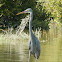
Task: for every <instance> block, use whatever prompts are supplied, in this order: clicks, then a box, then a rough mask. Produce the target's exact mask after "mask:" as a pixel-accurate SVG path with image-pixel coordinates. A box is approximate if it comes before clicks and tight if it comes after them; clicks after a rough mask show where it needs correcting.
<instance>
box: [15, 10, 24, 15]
mask: <svg viewBox="0 0 62 62" xmlns="http://www.w3.org/2000/svg"><path fill="white" fill-rule="evenodd" d="M22 13H24V11H22V12H19V13H17V14H16V15H19V14H22Z"/></svg>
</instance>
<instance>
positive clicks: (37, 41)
mask: <svg viewBox="0 0 62 62" xmlns="http://www.w3.org/2000/svg"><path fill="white" fill-rule="evenodd" d="M36 49H37V51H39V52H40V50H41V47H40V42H39V40H38V39H37V38H36Z"/></svg>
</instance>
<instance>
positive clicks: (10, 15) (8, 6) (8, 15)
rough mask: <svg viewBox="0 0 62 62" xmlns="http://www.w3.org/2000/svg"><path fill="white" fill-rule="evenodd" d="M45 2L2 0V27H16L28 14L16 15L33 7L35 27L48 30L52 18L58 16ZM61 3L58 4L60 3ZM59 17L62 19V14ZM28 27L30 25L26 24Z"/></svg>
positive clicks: (0, 18)
mask: <svg viewBox="0 0 62 62" xmlns="http://www.w3.org/2000/svg"><path fill="white" fill-rule="evenodd" d="M54 1H55V0H54ZM45 3H46V2H44V1H41V2H39V1H38V0H0V28H1V29H6V28H8V27H10V28H11V27H13V28H16V27H17V26H19V25H20V23H21V19H22V18H24V17H25V16H26V14H22V15H19V16H16V14H17V13H18V12H20V11H23V10H25V9H27V8H32V9H33V13H34V18H33V21H32V26H33V28H38V27H41V28H42V30H43V29H45V30H48V29H49V25H48V24H49V22H50V20H51V19H54V18H55V19H56V18H57V16H55V15H56V14H55V13H54V14H52V11H51V10H52V9H50V10H49V11H48V9H47V8H50V7H49V6H46V5H45V6H44V4H45ZM59 3H60V2H59ZM59 3H57V4H58V5H59ZM60 7H62V6H60ZM61 10H62V9H61ZM58 19H60V21H61V20H62V16H61V14H60V18H58ZM26 28H28V26H26Z"/></svg>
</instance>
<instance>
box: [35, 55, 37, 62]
mask: <svg viewBox="0 0 62 62" xmlns="http://www.w3.org/2000/svg"><path fill="white" fill-rule="evenodd" d="M35 57H36V62H37V55H36V54H35Z"/></svg>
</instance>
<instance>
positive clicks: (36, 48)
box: [17, 8, 40, 61]
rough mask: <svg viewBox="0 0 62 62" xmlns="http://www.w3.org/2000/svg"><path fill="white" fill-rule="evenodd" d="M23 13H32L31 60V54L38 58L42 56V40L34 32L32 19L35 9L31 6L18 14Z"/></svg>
mask: <svg viewBox="0 0 62 62" xmlns="http://www.w3.org/2000/svg"><path fill="white" fill-rule="evenodd" d="M21 13H29V14H30V19H29V34H30V39H29V44H28V45H29V61H30V56H31V54H33V55H34V57H35V58H36V61H37V59H38V58H39V56H40V42H39V40H38V39H37V37H36V36H35V35H34V34H33V32H32V24H31V23H32V20H33V11H32V9H31V8H28V9H26V10H25V11H23V12H20V13H17V15H19V14H21Z"/></svg>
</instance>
